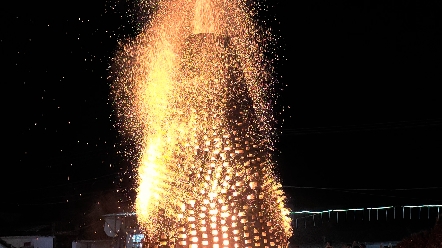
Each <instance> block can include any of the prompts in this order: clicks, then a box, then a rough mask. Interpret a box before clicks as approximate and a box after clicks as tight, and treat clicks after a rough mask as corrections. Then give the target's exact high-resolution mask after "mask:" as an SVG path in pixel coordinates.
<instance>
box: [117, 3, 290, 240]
mask: <svg viewBox="0 0 442 248" xmlns="http://www.w3.org/2000/svg"><path fill="white" fill-rule="evenodd" d="M246 2H247V1H246V0H157V1H154V2H143V3H141V4H146V8H144V9H150V10H152V11H151V12H150V13H148V14H149V15H151V16H150V21H149V22H148V23H147V24H146V25H145V26H144V28H143V29H142V31H141V32H140V34H139V35H138V36H137V37H136V38H135V39H133V40H131V41H128V42H127V43H126V44H124V45H122V47H121V49H120V51H119V52H118V54H117V56H116V57H115V63H116V67H117V68H118V69H117V71H116V72H115V76H114V78H115V81H114V83H113V85H112V98H113V100H114V103H115V106H116V112H117V115H118V117H119V123H120V126H121V131H122V132H123V133H126V134H129V136H130V137H131V138H132V140H134V142H135V143H136V145H137V147H136V150H137V152H135V153H132V155H133V156H134V157H133V159H134V160H136V161H137V166H136V169H135V170H136V171H135V174H136V175H137V183H136V187H137V190H136V191H137V197H136V202H135V206H134V208H135V210H136V214H137V218H138V222H139V224H140V226H141V227H142V229H143V230H144V232H145V233H146V236H147V237H148V239H149V241H148V243H149V244H152V245H154V246H155V245H156V246H159V247H219V248H227V247H229V248H230V247H286V246H287V244H288V238H289V237H290V236H291V233H292V229H291V219H290V218H289V209H288V208H286V206H285V196H284V192H283V190H282V186H281V184H280V182H279V180H278V177H277V176H276V175H275V172H274V162H273V158H272V151H273V150H274V149H273V148H274V147H273V146H274V140H273V131H272V130H273V126H272V123H273V122H274V117H273V116H272V104H271V102H272V101H271V100H272V97H273V96H272V94H271V93H270V89H271V87H272V86H273V84H272V83H273V81H274V80H273V78H272V75H271V74H272V71H271V68H270V67H269V66H268V65H269V63H268V62H269V61H267V60H266V58H265V56H264V53H265V45H264V44H265V42H266V37H268V34H266V32H262V30H261V29H260V28H259V26H258V25H257V24H256V22H255V21H254V20H253V16H251V13H253V12H254V10H253V8H250V6H247V5H246Z"/></svg>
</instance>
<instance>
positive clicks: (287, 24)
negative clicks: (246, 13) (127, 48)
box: [0, 0, 442, 226]
mask: <svg viewBox="0 0 442 248" xmlns="http://www.w3.org/2000/svg"><path fill="white" fill-rule="evenodd" d="M264 4H267V5H268V6H269V7H268V8H267V10H266V11H260V13H259V17H260V20H266V24H265V26H264V27H265V28H272V30H273V33H274V34H275V36H277V37H279V39H278V43H277V45H275V46H273V49H274V51H275V52H274V53H275V54H278V56H279V57H280V60H279V62H277V63H275V71H276V72H277V77H278V79H279V82H278V84H277V87H278V94H279V98H278V101H277V105H276V112H277V114H276V116H277V118H278V120H279V124H278V125H279V128H278V131H279V132H280V135H279V142H278V145H277V154H276V155H277V156H276V160H277V170H278V173H279V174H280V175H281V180H282V182H283V185H284V187H285V189H286V192H287V195H288V196H289V198H290V200H289V205H290V206H291V207H292V208H293V209H295V210H303V209H328V208H332V207H369V206H374V207H378V206H383V205H392V204H442V197H441V195H442V194H441V193H442V185H441V182H440V178H439V177H440V176H439V172H438V171H439V170H440V166H441V165H442V160H441V151H442V123H441V121H442V118H441V111H440V106H442V102H441V98H440V90H439V87H438V86H439V84H440V83H441V82H442V80H441V79H442V78H441V70H440V69H441V64H442V63H441V59H440V58H441V54H442V53H441V52H442V48H441V41H442V33H441V31H442V20H441V18H440V16H441V14H442V13H441V9H442V5H441V3H440V1H411V0H409V1H406V0H403V1H382V2H379V1H368V0H365V1H344V0H339V1H338V0H336V1H325V0H324V1H323V0H321V1H319V0H315V1H295V2H293V1H268V3H264ZM136 9H137V7H136V4H135V3H133V2H131V1H114V2H112V1H93V2H92V1H82V0H81V1H65V2H60V3H58V4H54V3H52V2H35V1H33V2H30V1H29V2H26V1H24V2H23V1H16V2H15V3H12V2H11V1H10V2H8V3H7V4H6V5H3V7H2V10H1V17H0V18H1V24H0V25H1V32H0V52H1V59H2V66H1V72H2V77H1V80H2V93H3V97H2V100H3V101H2V102H3V104H2V105H3V115H2V120H3V121H2V127H3V137H4V138H3V139H2V140H3V142H2V143H3V145H2V147H3V149H2V152H3V165H2V170H1V172H0V197H1V201H0V202H1V203H0V217H1V218H0V220H3V221H4V220H6V219H18V218H19V217H20V216H22V219H21V220H22V223H27V222H38V221H60V222H72V223H73V222H83V221H85V222H86V220H87V218H86V217H87V216H89V217H90V216H95V215H97V214H102V213H110V212H113V211H126V210H129V207H128V206H130V203H131V201H132V200H133V198H132V200H131V198H130V196H133V190H131V184H132V181H131V179H130V177H131V176H132V174H131V172H130V168H131V165H130V160H129V159H127V158H125V157H124V156H122V154H121V152H122V150H123V149H124V148H125V147H124V146H122V145H120V143H121V137H120V136H119V134H118V132H117V130H116V128H115V127H114V124H115V119H114V116H113V110H112V107H111V103H110V101H109V100H108V98H109V85H110V83H111V82H110V81H109V80H108V79H107V78H108V76H109V71H108V69H109V66H110V58H111V57H112V56H113V53H114V52H115V50H116V48H117V42H118V41H121V40H125V39H127V38H129V37H134V36H135V35H136V34H137V32H138V31H139V24H137V20H138V18H139V17H137V16H136V15H135V13H136ZM283 109H284V111H282V110H283ZM100 202H101V203H100ZM99 203H100V204H101V205H100V204H99ZM118 207H120V209H118ZM23 216H25V217H23ZM85 216H86V217H85ZM90 218H92V217H90ZM84 225H86V224H84ZM84 225H83V226H84Z"/></svg>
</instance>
